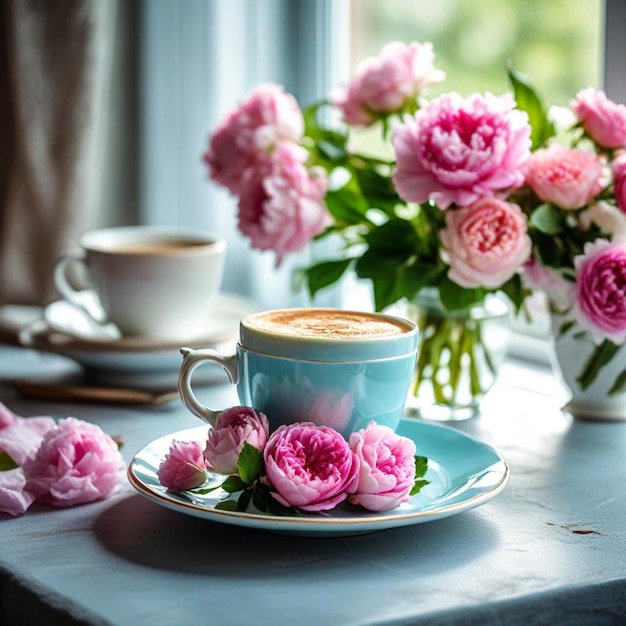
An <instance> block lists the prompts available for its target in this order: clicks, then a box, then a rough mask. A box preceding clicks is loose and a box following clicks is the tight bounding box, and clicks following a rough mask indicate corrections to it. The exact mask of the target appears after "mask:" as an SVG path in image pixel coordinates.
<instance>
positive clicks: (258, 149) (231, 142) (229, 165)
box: [203, 83, 304, 195]
mask: <svg viewBox="0 0 626 626" xmlns="http://www.w3.org/2000/svg"><path fill="white" fill-rule="evenodd" d="M303 133H304V119H303V117H302V111H301V110H300V107H299V106H298V103H297V102H296V99H295V98H294V97H293V96H292V95H291V94H288V93H285V91H284V89H283V88H282V87H281V86H279V85H275V84H272V83H268V84H265V85H261V86H259V87H257V88H256V89H255V90H254V91H252V92H251V93H250V94H249V95H248V96H247V98H246V99H245V100H244V101H243V102H242V103H241V104H240V105H239V106H238V107H237V108H235V109H234V110H233V111H231V112H230V113H229V114H228V115H227V116H226V118H225V119H224V121H223V122H222V123H221V124H220V125H219V126H218V127H217V130H216V131H215V133H214V134H213V136H212V137H211V141H210V144H209V149H208V151H207V153H206V154H205V155H204V157H203V159H204V161H205V163H206V164H207V165H208V167H209V173H210V176H211V178H212V179H213V180H215V181H216V182H218V183H219V184H220V185H223V186H224V187H226V188H227V189H229V190H230V191H231V192H232V193H234V194H236V195H238V194H239V193H240V186H241V181H242V178H243V176H244V175H245V174H246V172H247V171H248V170H249V169H255V168H256V167H257V166H258V163H259V161H263V160H265V159H266V158H267V157H268V155H269V154H270V153H271V151H272V150H273V149H274V148H275V146H276V145H277V144H278V143H280V142H281V141H288V142H292V141H293V142H297V141H299V140H300V139H301V137H302V135H303Z"/></svg>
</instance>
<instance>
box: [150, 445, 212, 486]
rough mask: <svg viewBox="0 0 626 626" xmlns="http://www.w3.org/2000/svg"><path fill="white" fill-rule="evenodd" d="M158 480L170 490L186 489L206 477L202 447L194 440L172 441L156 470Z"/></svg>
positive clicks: (199, 483)
mask: <svg viewBox="0 0 626 626" xmlns="http://www.w3.org/2000/svg"><path fill="white" fill-rule="evenodd" d="M157 477H158V479H159V482H160V483H161V484H162V485H163V486H164V487H167V488H168V489H170V490H172V491H187V490H188V489H195V488H196V487H199V486H200V485H202V484H203V483H204V482H205V481H206V478H207V473H206V469H205V467H204V456H202V448H201V447H200V444H198V443H197V442H195V441H174V442H172V445H171V446H170V451H169V452H168V453H167V454H166V455H165V459H163V462H162V463H161V465H159V469H158V470H157Z"/></svg>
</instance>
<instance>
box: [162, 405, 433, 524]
mask: <svg viewBox="0 0 626 626" xmlns="http://www.w3.org/2000/svg"><path fill="white" fill-rule="evenodd" d="M415 453H416V447H415V443H414V442H413V441H412V440H410V439H408V438H407V437H402V436H400V435H397V434H396V433H395V432H394V431H393V430H391V429H390V428H388V427H385V426H379V425H377V424H375V423H374V422H372V423H371V424H370V425H369V426H368V427H367V428H366V429H363V430H361V431H358V432H355V433H352V435H351V436H350V439H349V441H346V440H345V439H344V438H343V437H342V436H341V435H340V434H339V433H338V432H337V431H335V430H334V429H332V428H330V427H328V426H318V425H316V424H313V423H312V422H297V423H294V424H290V425H285V426H281V427H279V428H278V429H276V430H275V431H274V432H273V433H270V432H269V423H268V420H267V417H266V416H265V415H264V414H263V413H257V412H256V411H255V410H254V409H252V408H250V407H245V406H235V407H231V408H230V409H227V410H225V411H223V412H222V413H221V414H220V416H219V418H218V421H217V424H216V425H215V428H210V429H209V430H208V433H207V439H206V442H205V443H204V448H203V447H202V446H201V445H200V444H199V443H197V442H195V441H174V442H173V443H172V445H171V447H170V450H169V452H168V454H167V455H166V457H165V458H164V459H163V462H162V463H161V465H160V466H159V468H158V471H157V476H158V478H159V481H160V482H161V484H162V485H163V486H164V487H167V488H168V489H170V490H172V491H190V492H192V493H194V492H195V493H201V494H206V493H209V492H211V491H216V490H218V489H221V490H223V491H224V492H225V493H226V497H225V498H224V499H222V500H220V502H218V503H217V505H216V508H218V509H222V510H232V511H241V512H243V511H247V510H248V508H249V506H250V505H252V506H253V507H254V509H255V510H256V511H258V512H260V513H266V514H278V515H286V514H294V513H297V512H298V511H304V512H312V513H315V512H319V511H328V510H330V509H333V508H335V507H336V506H337V505H338V504H340V503H341V502H344V501H346V500H347V501H348V502H350V503H352V504H354V505H359V506H361V507H363V508H365V509H368V510H370V511H388V510H391V509H393V508H395V507H397V506H399V505H400V504H401V503H402V502H406V501H407V500H408V499H409V498H410V496H412V495H414V494H416V493H418V492H419V490H420V489H421V488H422V487H424V486H425V485H427V484H428V481H426V480H424V478H423V477H424V475H425V473H426V470H427V466H428V462H427V460H426V458H424V457H419V456H416V455H415ZM209 471H210V472H213V473H217V474H221V475H225V476H227V478H225V479H224V480H223V481H222V482H220V483H219V484H218V485H211V486H210V487H206V488H205V487H204V484H205V483H206V482H207V480H208V479H209V474H208V472H209ZM230 494H236V495H237V498H236V499H233V498H231V497H230Z"/></svg>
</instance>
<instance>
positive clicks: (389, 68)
mask: <svg viewBox="0 0 626 626" xmlns="http://www.w3.org/2000/svg"><path fill="white" fill-rule="evenodd" d="M434 58H435V54H434V52H433V46H432V44H430V43H425V44H419V43H411V44H409V45H406V44H404V43H399V42H393V43H390V44H387V45H386V46H385V47H384V48H383V49H382V51H381V53H380V55H379V56H377V57H371V58H368V59H365V60H364V61H362V62H361V63H360V64H359V66H358V67H357V69H356V73H355V76H354V78H353V80H352V82H351V83H350V85H349V86H348V89H347V91H346V92H345V93H344V94H342V96H341V97H340V98H339V99H338V102H337V106H339V108H341V109H342V110H343V118H344V120H345V122H346V123H347V124H354V125H356V126H369V125H370V124H372V123H373V122H375V121H376V118H377V116H380V115H387V114H389V113H395V112H399V111H402V109H403V108H404V107H405V106H406V105H407V103H408V102H409V101H410V100H415V98H416V97H417V96H418V95H419V94H420V93H421V92H422V91H423V90H424V89H425V88H426V87H428V85H431V84H433V83H438V82H441V81H442V80H443V79H444V78H445V76H446V75H445V73H444V72H442V71H441V70H436V69H435V68H434V67H433V61H434Z"/></svg>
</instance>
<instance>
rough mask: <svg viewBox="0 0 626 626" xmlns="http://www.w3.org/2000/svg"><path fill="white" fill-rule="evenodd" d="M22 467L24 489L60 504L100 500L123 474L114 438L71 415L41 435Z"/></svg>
mask: <svg viewBox="0 0 626 626" xmlns="http://www.w3.org/2000/svg"><path fill="white" fill-rule="evenodd" d="M23 469H24V476H25V477H26V490H27V491H30V492H31V493H32V494H33V495H34V496H35V498H36V499H37V500H41V501H43V502H47V503H49V504H52V505H54V506H59V507H66V506H73V505H75V504H83V503H86V502H93V501H94V500H102V499H104V498H106V497H108V496H109V495H110V494H111V493H112V492H113V490H114V489H115V487H116V486H117V485H118V484H119V483H120V481H121V480H122V478H123V477H124V474H125V464H124V460H123V459H122V455H121V454H120V452H119V449H118V447H117V444H116V443H115V441H113V439H112V438H111V437H110V436H109V435H107V434H106V433H104V432H103V431H102V430H101V428H100V427H99V426H97V425H95V424H90V423H88V422H83V421H81V420H78V419H76V418H73V417H68V418H66V419H62V420H60V421H59V423H58V425H57V427H56V428H54V429H52V430H49V431H48V432H47V433H46V434H45V435H44V438H43V441H42V442H41V445H40V446H39V449H38V450H37V454H36V455H35V457H34V458H32V459H28V460H27V461H26V463H24V465H23Z"/></svg>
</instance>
